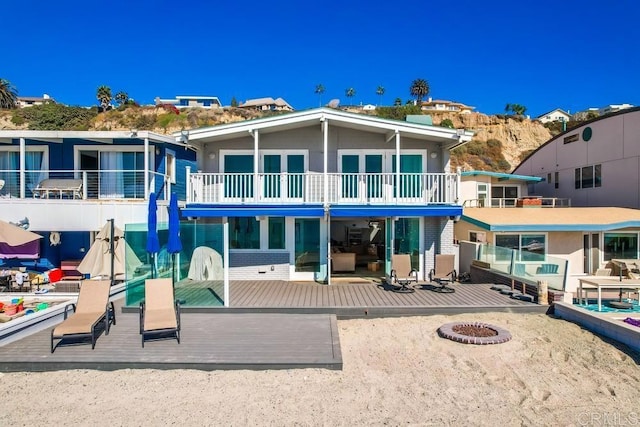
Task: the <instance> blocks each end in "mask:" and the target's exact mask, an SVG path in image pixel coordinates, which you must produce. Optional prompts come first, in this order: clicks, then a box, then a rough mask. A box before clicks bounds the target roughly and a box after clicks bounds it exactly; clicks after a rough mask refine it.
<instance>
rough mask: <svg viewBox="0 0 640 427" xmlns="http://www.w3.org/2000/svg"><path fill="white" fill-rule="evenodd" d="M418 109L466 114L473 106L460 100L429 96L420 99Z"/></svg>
mask: <svg viewBox="0 0 640 427" xmlns="http://www.w3.org/2000/svg"><path fill="white" fill-rule="evenodd" d="M420 109H421V110H424V111H449V112H454V113H462V114H468V113H470V112H472V111H473V110H474V109H475V107H471V106H469V105H465V104H463V103H461V102H455V101H447V100H444V99H431V97H429V98H427V100H426V101H422V104H421V106H420Z"/></svg>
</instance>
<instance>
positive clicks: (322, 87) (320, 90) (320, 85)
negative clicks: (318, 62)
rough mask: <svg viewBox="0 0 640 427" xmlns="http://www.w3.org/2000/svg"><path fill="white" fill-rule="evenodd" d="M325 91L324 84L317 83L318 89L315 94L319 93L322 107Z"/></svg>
mask: <svg viewBox="0 0 640 427" xmlns="http://www.w3.org/2000/svg"><path fill="white" fill-rule="evenodd" d="M323 93H324V86H323V85H322V83H320V84H318V85H316V90H315V94H316V95H318V96H319V97H320V104H319V105H320V107H322V94H323Z"/></svg>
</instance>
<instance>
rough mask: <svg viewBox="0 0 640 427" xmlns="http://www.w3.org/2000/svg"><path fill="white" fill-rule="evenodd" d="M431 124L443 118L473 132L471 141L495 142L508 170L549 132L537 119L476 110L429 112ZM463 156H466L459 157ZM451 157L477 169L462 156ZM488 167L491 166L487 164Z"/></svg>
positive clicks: (543, 140) (546, 137) (479, 143)
mask: <svg viewBox="0 0 640 427" xmlns="http://www.w3.org/2000/svg"><path fill="white" fill-rule="evenodd" d="M432 116H433V123H434V124H436V125H439V124H441V123H442V121H443V120H445V119H449V120H450V121H451V122H452V123H453V126H454V127H455V128H456V129H466V130H471V131H473V132H474V137H473V140H472V141H473V142H474V143H475V144H477V145H482V144H485V143H486V142H487V141H491V140H495V141H499V142H500V143H501V145H502V150H501V151H502V155H503V156H504V160H506V161H507V162H508V163H509V165H510V168H508V169H507V170H506V171H511V170H512V169H513V168H514V167H516V166H517V165H518V164H519V163H520V161H521V160H522V156H523V155H526V154H527V153H529V152H531V151H532V150H535V149H536V148H538V147H539V146H540V145H542V144H543V143H545V142H546V141H548V140H549V139H551V137H552V134H551V132H550V131H549V129H547V128H546V127H544V126H543V125H542V123H540V122H538V121H531V120H529V119H527V118H524V117H517V116H503V115H497V116H487V115H485V114H480V113H470V114H454V113H435V114H432ZM463 157H466V156H463ZM452 159H453V160H454V161H455V162H457V163H458V165H460V166H465V165H466V166H471V167H473V168H475V169H478V166H479V165H478V164H473V165H471V164H469V163H468V162H467V161H466V160H468V159H466V158H459V157H458V156H456V155H455V153H454V155H453V156H452ZM488 166H491V165H488ZM497 169H500V168H497V167H487V168H486V170H497Z"/></svg>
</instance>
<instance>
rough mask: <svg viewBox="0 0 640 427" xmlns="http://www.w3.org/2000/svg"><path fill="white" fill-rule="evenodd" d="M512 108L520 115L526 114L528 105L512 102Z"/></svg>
mask: <svg viewBox="0 0 640 427" xmlns="http://www.w3.org/2000/svg"><path fill="white" fill-rule="evenodd" d="M511 109H512V110H513V113H514V114H516V115H518V116H524V113H526V112H527V107H525V106H524V105H520V104H512V105H511Z"/></svg>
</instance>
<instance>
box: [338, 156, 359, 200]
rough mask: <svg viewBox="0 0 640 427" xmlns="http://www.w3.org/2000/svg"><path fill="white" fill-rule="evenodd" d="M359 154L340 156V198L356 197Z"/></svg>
mask: <svg viewBox="0 0 640 427" xmlns="http://www.w3.org/2000/svg"><path fill="white" fill-rule="evenodd" d="M359 163H360V156H358V155H351V154H350V155H343V156H342V175H341V177H342V198H343V199H355V198H358V173H359V172H360V168H359Z"/></svg>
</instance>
